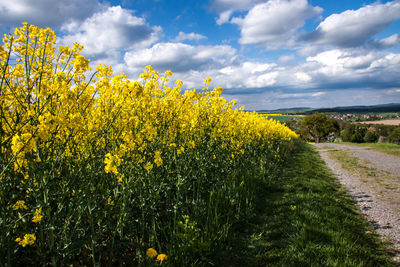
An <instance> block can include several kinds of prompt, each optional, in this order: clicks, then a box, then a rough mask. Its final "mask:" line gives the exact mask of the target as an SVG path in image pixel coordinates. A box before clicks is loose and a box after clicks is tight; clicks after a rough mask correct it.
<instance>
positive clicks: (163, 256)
mask: <svg viewBox="0 0 400 267" xmlns="http://www.w3.org/2000/svg"><path fill="white" fill-rule="evenodd" d="M166 259H167V255H165V254H160V255H158V256H157V260H158V261H160V262H161V263H162V262H163V261H164V260H166Z"/></svg>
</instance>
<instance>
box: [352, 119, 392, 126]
mask: <svg viewBox="0 0 400 267" xmlns="http://www.w3.org/2000/svg"><path fill="white" fill-rule="evenodd" d="M356 123H362V124H384V125H400V120H380V121H360V122H356Z"/></svg>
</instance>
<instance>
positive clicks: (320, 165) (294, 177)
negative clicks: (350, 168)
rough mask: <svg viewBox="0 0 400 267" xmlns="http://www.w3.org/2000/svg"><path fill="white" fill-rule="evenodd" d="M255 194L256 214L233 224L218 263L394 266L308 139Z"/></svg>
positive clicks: (223, 264)
mask: <svg viewBox="0 0 400 267" xmlns="http://www.w3.org/2000/svg"><path fill="white" fill-rule="evenodd" d="M256 194H257V195H256V199H257V208H256V210H255V212H254V214H253V215H252V216H251V218H248V220H247V221H242V222H241V223H239V224H236V225H235V226H234V227H233V228H232V232H231V238H230V240H229V244H230V249H229V250H228V251H222V252H219V254H218V256H217V259H219V260H218V261H216V263H217V264H216V266H396V263H394V262H393V261H392V260H391V258H390V254H389V252H388V248H387V247H385V245H383V243H382V242H381V241H380V239H379V237H378V236H377V235H376V234H374V232H373V231H372V230H371V228H370V227H369V226H368V224H367V222H366V220H365V219H364V218H363V216H362V215H361V214H360V212H359V211H358V210H357V208H356V207H355V205H354V201H353V200H352V199H351V198H350V197H349V196H348V195H347V193H346V191H345V189H344V188H343V187H342V186H341V185H339V184H338V182H337V181H336V179H335V177H334V175H333V174H332V173H331V172H330V170H329V169H328V168H327V167H326V165H325V164H324V162H323V161H322V159H321V158H320V157H319V156H318V154H317V153H316V152H315V150H314V149H313V148H312V147H311V146H310V145H306V144H304V145H301V147H300V148H299V151H298V152H297V153H296V154H295V155H294V157H293V160H292V161H291V162H289V163H288V164H287V166H286V167H285V168H283V169H282V172H281V174H280V176H279V177H276V178H275V179H271V180H269V181H264V182H260V186H259V189H258V192H257V193H256Z"/></svg>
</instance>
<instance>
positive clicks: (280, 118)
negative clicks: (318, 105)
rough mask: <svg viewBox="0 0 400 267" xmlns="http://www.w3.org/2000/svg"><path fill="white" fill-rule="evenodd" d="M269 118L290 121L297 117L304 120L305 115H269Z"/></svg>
mask: <svg viewBox="0 0 400 267" xmlns="http://www.w3.org/2000/svg"><path fill="white" fill-rule="evenodd" d="M268 118H269V119H273V120H276V121H279V122H287V121H290V120H292V119H296V120H303V119H304V117H302V116H298V117H297V116H284V115H283V116H268Z"/></svg>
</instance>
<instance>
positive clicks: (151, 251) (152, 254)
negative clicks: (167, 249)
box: [146, 248, 157, 259]
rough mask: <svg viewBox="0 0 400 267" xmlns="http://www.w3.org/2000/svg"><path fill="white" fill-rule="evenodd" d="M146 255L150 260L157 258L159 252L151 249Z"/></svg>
mask: <svg viewBox="0 0 400 267" xmlns="http://www.w3.org/2000/svg"><path fill="white" fill-rule="evenodd" d="M146 255H147V257H149V258H150V259H152V258H154V257H155V256H157V251H156V250H155V249H154V248H149V249H148V250H147V251H146Z"/></svg>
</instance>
